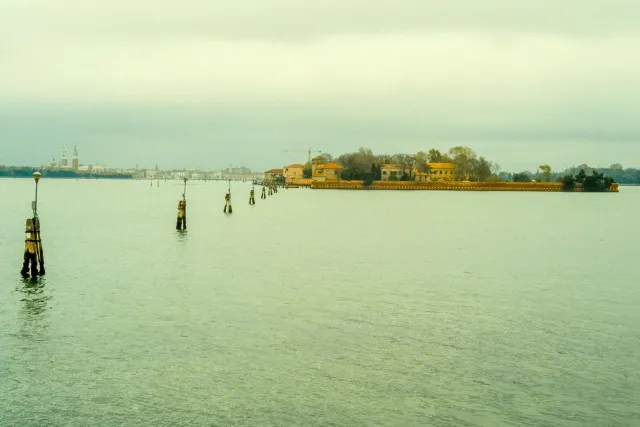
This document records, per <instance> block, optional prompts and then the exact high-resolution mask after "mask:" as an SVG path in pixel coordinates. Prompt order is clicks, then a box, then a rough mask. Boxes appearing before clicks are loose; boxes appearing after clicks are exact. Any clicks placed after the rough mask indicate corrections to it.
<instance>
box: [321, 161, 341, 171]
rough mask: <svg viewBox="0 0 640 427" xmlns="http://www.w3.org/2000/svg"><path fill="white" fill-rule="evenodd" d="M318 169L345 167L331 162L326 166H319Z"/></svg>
mask: <svg viewBox="0 0 640 427" xmlns="http://www.w3.org/2000/svg"><path fill="white" fill-rule="evenodd" d="M318 169H344V167H342V166H340V165H339V164H337V163H335V162H331V163H327V164H326V165H322V166H319V167H318Z"/></svg>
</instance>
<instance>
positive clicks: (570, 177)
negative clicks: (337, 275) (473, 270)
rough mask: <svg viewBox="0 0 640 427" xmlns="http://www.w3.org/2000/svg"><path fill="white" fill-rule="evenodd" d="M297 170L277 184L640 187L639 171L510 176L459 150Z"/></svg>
mask: <svg viewBox="0 0 640 427" xmlns="http://www.w3.org/2000/svg"><path fill="white" fill-rule="evenodd" d="M295 166H296V165H291V166H290V167H288V168H284V170H285V171H288V170H293V169H294V167H295ZM297 166H298V167H299V168H301V169H302V170H301V171H300V172H299V173H300V175H292V176H288V175H287V173H284V175H283V176H282V180H283V181H285V183H286V184H288V185H293V186H301V185H302V186H309V187H311V188H315V189H363V190H366V189H371V190H466V191H552V192H562V191H564V192H618V182H617V181H616V179H615V177H614V176H615V174H614V173H609V172H610V171H611V172H617V174H618V175H620V176H622V175H624V176H629V177H630V178H631V179H632V180H635V182H633V181H632V182H630V183H639V184H640V171H638V170H635V169H627V170H624V169H622V167H621V166H619V165H612V166H611V168H609V169H605V170H601V169H595V168H590V167H589V166H587V165H581V166H580V167H579V168H573V169H567V170H566V171H563V172H554V171H553V170H552V168H551V167H550V166H549V165H547V164H542V165H540V166H538V168H537V171H536V172H535V173H531V172H528V171H524V172H520V173H509V172H505V171H501V169H500V166H499V165H498V164H497V163H495V162H492V161H490V160H488V159H486V158H485V157H483V156H478V155H477V154H476V153H475V152H474V151H473V150H472V149H471V148H469V147H464V146H456V147H453V148H451V149H450V150H448V151H447V152H444V153H443V152H440V151H439V150H436V149H430V150H428V151H426V152H424V151H420V152H418V153H416V154H405V153H398V154H382V155H380V154H374V153H373V151H372V150H371V149H369V148H364V147H362V148H360V149H359V150H358V151H356V152H353V153H345V154H342V155H341V156H339V157H337V158H334V157H333V156H331V155H330V154H322V155H321V156H318V157H316V158H314V159H313V160H312V161H311V162H307V163H306V164H305V165H297ZM336 169H337V171H336ZM281 170H282V169H281Z"/></svg>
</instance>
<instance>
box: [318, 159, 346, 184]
mask: <svg viewBox="0 0 640 427" xmlns="http://www.w3.org/2000/svg"><path fill="white" fill-rule="evenodd" d="M343 169H344V168H343V167H342V166H340V165H339V164H337V163H334V162H330V163H327V164H323V165H320V166H318V167H317V168H316V173H315V174H314V176H313V180H314V181H319V182H324V181H328V182H336V181H340V180H341V179H342V170H343Z"/></svg>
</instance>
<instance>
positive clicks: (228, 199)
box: [224, 180, 233, 213]
mask: <svg viewBox="0 0 640 427" xmlns="http://www.w3.org/2000/svg"><path fill="white" fill-rule="evenodd" d="M224 213H233V208H232V207H231V180H229V192H228V193H227V194H226V196H224Z"/></svg>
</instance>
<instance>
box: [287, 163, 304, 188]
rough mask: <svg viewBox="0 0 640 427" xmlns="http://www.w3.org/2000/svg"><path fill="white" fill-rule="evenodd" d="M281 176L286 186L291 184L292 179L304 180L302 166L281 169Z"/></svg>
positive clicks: (295, 165) (296, 165) (294, 165)
mask: <svg viewBox="0 0 640 427" xmlns="http://www.w3.org/2000/svg"><path fill="white" fill-rule="evenodd" d="M283 175H284V179H285V182H286V183H287V184H290V183H291V182H293V180H294V179H302V178H304V166H303V165H300V164H293V165H289V166H286V167H285V168H284V169H283Z"/></svg>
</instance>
